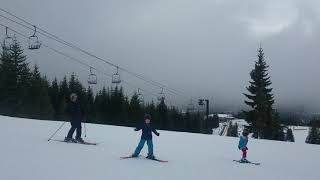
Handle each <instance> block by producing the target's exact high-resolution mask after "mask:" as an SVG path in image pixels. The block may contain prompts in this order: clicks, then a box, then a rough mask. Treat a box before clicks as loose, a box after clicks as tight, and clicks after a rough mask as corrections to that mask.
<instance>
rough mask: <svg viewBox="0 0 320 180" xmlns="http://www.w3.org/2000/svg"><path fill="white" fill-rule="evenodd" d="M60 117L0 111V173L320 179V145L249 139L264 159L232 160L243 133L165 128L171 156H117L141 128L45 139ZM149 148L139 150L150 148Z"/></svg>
mask: <svg viewBox="0 0 320 180" xmlns="http://www.w3.org/2000/svg"><path fill="white" fill-rule="evenodd" d="M61 123H62V122H52V121H39V120H28V119H19V118H11V117H5V116H0V135H1V137H2V141H4V142H3V143H2V145H1V148H0V179H1V180H67V179H69V180H75V179H76V180H88V179H90V180H100V179H101V180H102V179H103V180H106V179H111V180H150V179H153V180H179V179H183V180H195V179H203V180H205V179H223V180H235V179H237V180H241V179H244V180H248V179H259V180H284V179H290V180H301V179H308V180H318V179H319V174H318V171H317V170H318V169H319V167H320V156H319V152H320V146H318V145H309V144H303V143H290V142H277V141H268V140H254V139H250V140H249V144H248V148H249V151H248V159H249V160H251V161H252V162H259V163H261V165H260V166H254V165H248V164H240V163H235V162H233V160H234V159H239V158H240V157H241V152H240V151H239V150H238V149H237V145H238V138H232V137H222V136H214V135H202V134H191V133H180V132H168V131H160V133H161V136H160V137H156V136H154V138H153V139H154V150H155V155H156V157H158V158H159V159H162V160H168V161H169V162H168V163H159V162H156V161H150V160H147V159H144V158H138V159H127V160H120V157H121V156H127V155H130V154H132V152H133V151H134V149H135V147H136V145H137V143H138V141H139V138H140V133H141V132H134V131H133V128H127V127H117V126H106V125H94V124H87V138H85V140H87V141H89V142H98V143H99V145H98V146H86V145H79V144H67V143H61V142H56V141H50V142H48V141H47V140H48V139H47V138H48V137H49V136H50V135H51V134H52V133H53V132H54V131H55V130H56V129H57V128H58V127H59V126H60V125H61ZM69 127H70V125H69V124H66V125H65V126H64V127H63V128H62V129H61V131H60V132H59V133H58V134H57V135H56V136H55V137H54V139H63V138H64V136H65V135H66V133H67V131H68V129H69ZM300 134H301V136H302V134H303V136H305V133H300ZM297 135H299V133H298V134H297ZM299 138H300V137H296V139H299ZM300 139H303V138H302V137H301V138H300ZM304 139H305V137H304ZM146 149H147V148H146V147H145V148H144V149H143V151H142V154H141V155H143V156H145V155H146V154H147V150H146Z"/></svg>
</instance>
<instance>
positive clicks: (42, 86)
mask: <svg viewBox="0 0 320 180" xmlns="http://www.w3.org/2000/svg"><path fill="white" fill-rule="evenodd" d="M47 83H48V82H47V80H46V79H44V78H42V77H41V75H40V72H39V68H38V66H37V65H35V66H34V70H33V72H32V77H31V87H30V92H29V94H28V99H29V101H28V110H29V113H30V116H31V117H32V118H36V119H48V118H51V117H52V115H53V108H52V104H51V99H50V96H49V93H48V92H49V90H48V85H47Z"/></svg>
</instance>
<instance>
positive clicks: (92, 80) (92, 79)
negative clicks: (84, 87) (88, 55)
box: [88, 67, 98, 84]
mask: <svg viewBox="0 0 320 180" xmlns="http://www.w3.org/2000/svg"><path fill="white" fill-rule="evenodd" d="M97 83H98V78H97V75H96V74H94V73H92V67H90V74H89V77H88V84H97Z"/></svg>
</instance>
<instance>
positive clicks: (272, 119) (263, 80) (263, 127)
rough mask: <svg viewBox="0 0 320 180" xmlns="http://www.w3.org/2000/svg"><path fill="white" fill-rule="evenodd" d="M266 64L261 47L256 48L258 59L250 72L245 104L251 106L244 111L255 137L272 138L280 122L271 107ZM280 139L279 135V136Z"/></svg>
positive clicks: (272, 99)
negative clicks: (248, 109)
mask: <svg viewBox="0 0 320 180" xmlns="http://www.w3.org/2000/svg"><path fill="white" fill-rule="evenodd" d="M268 67H269V66H268V65H267V63H266V61H265V57H264V53H263V49H262V48H261V47H260V48H259V50H258V60H257V61H256V62H255V67H254V69H253V70H252V71H251V73H250V77H251V81H250V86H249V87H247V90H248V92H249V93H248V94H247V93H245V94H244V95H245V97H246V98H247V99H248V100H246V101H245V104H247V105H248V106H250V107H251V110H250V111H246V112H245V115H246V121H247V122H248V123H249V125H250V128H251V130H253V132H254V135H255V137H257V138H263V139H274V138H275V137H276V136H277V135H278V133H279V132H280V130H279V128H281V127H280V123H279V121H278V118H276V117H277V114H276V113H275V111H274V109H273V104H274V98H273V94H272V88H270V85H271V80H270V76H269V74H268ZM279 139H281V137H280V138H279Z"/></svg>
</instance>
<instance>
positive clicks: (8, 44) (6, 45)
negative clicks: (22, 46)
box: [2, 27, 14, 50]
mask: <svg viewBox="0 0 320 180" xmlns="http://www.w3.org/2000/svg"><path fill="white" fill-rule="evenodd" d="M13 44H14V42H13V38H12V37H10V36H9V35H8V27H6V37H5V38H4V39H3V42H2V48H3V50H11V49H12V48H13Z"/></svg>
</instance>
